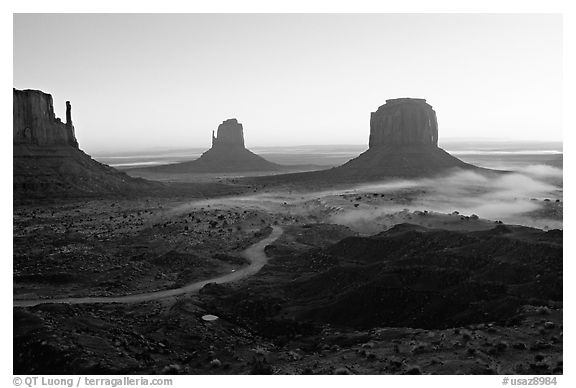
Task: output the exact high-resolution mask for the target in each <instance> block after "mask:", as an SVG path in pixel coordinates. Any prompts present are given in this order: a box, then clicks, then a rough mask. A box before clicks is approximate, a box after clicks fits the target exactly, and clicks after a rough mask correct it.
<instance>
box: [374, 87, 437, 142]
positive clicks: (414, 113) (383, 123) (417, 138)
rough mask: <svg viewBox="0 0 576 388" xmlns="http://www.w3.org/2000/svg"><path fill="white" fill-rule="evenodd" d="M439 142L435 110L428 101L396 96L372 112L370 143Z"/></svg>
mask: <svg viewBox="0 0 576 388" xmlns="http://www.w3.org/2000/svg"><path fill="white" fill-rule="evenodd" d="M390 145H391V146H398V145H401V146H403V145H433V146H437V145H438V122H437V120H436V112H434V110H433V109H432V106H430V105H429V104H427V103H426V100H424V99H420V98H397V99H392V100H386V104H384V105H382V106H381V107H379V108H378V110H377V111H376V112H372V115H371V117H370V140H369V146H370V148H372V147H379V146H390Z"/></svg>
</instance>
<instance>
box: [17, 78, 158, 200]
mask: <svg viewBox="0 0 576 388" xmlns="http://www.w3.org/2000/svg"><path fill="white" fill-rule="evenodd" d="M13 109H14V116H13V178H14V179H13V185H14V186H13V190H14V199H15V200H16V201H28V200H30V199H33V198H34V199H37V198H52V197H69V196H86V195H102V194H122V195H124V194H128V193H140V192H144V190H147V189H150V188H155V187H156V186H157V184H156V183H152V182H147V181H144V180H143V179H134V178H131V177H129V176H128V175H126V174H125V173H122V172H120V171H118V170H116V169H114V168H112V167H110V166H107V165H104V164H101V163H99V162H97V161H95V160H93V159H92V158H91V157H90V156H89V155H87V154H85V153H84V152H83V151H82V150H81V149H80V148H79V146H78V141H77V140H76V136H75V134H74V126H73V125H72V106H71V104H70V102H69V101H67V102H66V122H65V123H63V122H62V121H61V120H60V119H59V118H57V117H56V115H55V114H54V106H53V101H52V96H51V95H50V94H47V93H44V92H42V91H39V90H17V89H13Z"/></svg>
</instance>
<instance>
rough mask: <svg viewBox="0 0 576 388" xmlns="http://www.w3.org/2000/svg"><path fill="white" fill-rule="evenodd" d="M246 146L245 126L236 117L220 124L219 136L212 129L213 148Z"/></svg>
mask: <svg viewBox="0 0 576 388" xmlns="http://www.w3.org/2000/svg"><path fill="white" fill-rule="evenodd" d="M215 147H216V148H219V147H238V148H244V128H242V124H240V123H239V122H238V120H236V119H228V120H225V121H223V122H222V124H220V125H219V126H218V132H217V136H216V137H214V131H212V148H215Z"/></svg>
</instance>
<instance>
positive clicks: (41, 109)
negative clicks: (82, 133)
mask: <svg viewBox="0 0 576 388" xmlns="http://www.w3.org/2000/svg"><path fill="white" fill-rule="evenodd" d="M13 109H14V116H13V118H14V122H13V142H14V144H31V145H39V146H54V145H60V146H72V147H75V148H78V141H77V140H76V136H75V135H74V126H73V125H72V108H71V105H70V102H69V101H67V102H66V123H63V122H62V121H61V120H60V119H59V118H57V117H56V116H55V114H54V106H53V102H52V96H51V95H50V94H47V93H43V92H41V91H39V90H16V89H13Z"/></svg>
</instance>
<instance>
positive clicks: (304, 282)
mask: <svg viewBox="0 0 576 388" xmlns="http://www.w3.org/2000/svg"><path fill="white" fill-rule="evenodd" d="M370 197H371V198H376V195H373V196H372V195H370ZM378 198H379V200H382V197H380V196H378ZM366 201H367V199H364V200H363V201H361V200H357V202H359V203H361V204H362V203H365V202H366ZM317 202H318V203H317ZM241 203H242V202H241ZM546 204H547V206H552V205H553V204H554V203H551V202H546ZM556 205H558V203H556ZM306 206H308V207H310V208H309V209H306V212H297V211H296V210H297V209H295V208H291V207H290V205H289V204H286V203H280V204H279V205H278V208H277V209H276V210H273V211H272V210H268V211H263V210H262V209H261V208H259V207H258V206H251V205H249V204H248V205H247V204H246V203H242V204H241V205H239V204H238V203H234V202H231V203H229V204H228V205H227V206H226V207H223V206H218V205H217V204H216V203H214V202H211V201H209V200H206V201H199V202H197V203H195V204H194V205H193V206H191V205H190V204H189V203H185V202H178V201H175V200H174V199H161V198H150V199H145V198H144V199H140V200H93V201H87V202H86V201H82V202H67V203H66V204H65V205H63V204H59V205H42V206H29V205H26V206H18V207H16V208H15V211H14V298H15V299H18V300H22V299H37V298H55V297H70V296H74V297H83V296H109V295H127V294H135V293H142V292H150V291H154V290H163V289H170V288H177V287H181V286H182V285H184V284H188V283H190V282H195V281H198V280H204V279H209V278H212V277H215V276H217V275H220V274H225V273H230V272H232V271H236V270H238V269H240V268H243V267H245V266H246V265H247V264H248V262H247V260H246V258H245V257H243V256H242V251H243V250H244V249H246V248H247V247H248V246H250V245H251V244H254V243H256V242H257V241H260V240H261V239H263V238H264V237H266V236H267V235H268V234H269V233H270V230H271V228H270V226H275V225H278V226H281V227H282V228H283V230H284V234H283V235H282V236H281V237H280V238H279V239H278V240H276V241H275V242H274V243H273V244H271V245H269V246H268V247H267V248H266V253H267V255H268V257H269V259H270V261H269V262H268V264H267V265H266V266H264V268H263V269H262V270H261V271H260V272H258V273H257V274H256V275H254V276H251V277H248V278H246V279H244V280H241V281H238V282H235V283H229V284H221V285H220V284H208V285H206V286H205V287H204V288H202V289H201V290H200V292H198V293H194V294H189V295H183V296H179V297H171V298H165V299H160V300H156V301H150V302H144V303H134V304H117V303H99V304H78V305H67V304H50V303H45V304H40V305H37V306H34V307H15V308H14V373H16V374H28V373H33V374H52V373H84V374H88V373H90V374H99V373H105V374H114V373H126V374H137V373H170V374H178V373H187V374H268V373H275V374H494V373H500V374H560V373H562V371H563V369H562V349H563V348H562V343H563V326H562V325H563V323H562V322H563V321H562V232H561V231H560V230H556V229H554V230H548V231H543V230H539V229H533V228H528V227H521V226H513V225H505V224H502V223H500V222H494V221H488V220H483V219H479V218H478V217H475V216H464V215H459V214H437V213H432V212H430V213H429V212H422V211H418V212H413V213H407V212H405V211H404V212H400V213H398V214H397V215H396V216H395V217H394V220H393V221H394V222H393V224H395V226H391V227H388V228H383V229H382V230H383V231H381V232H379V233H376V234H371V235H366V234H362V235H360V234H358V233H357V232H356V231H354V230H352V229H349V228H348V227H346V226H343V225H337V224H333V223H328V222H326V221H327V220H329V219H331V218H330V217H329V214H325V212H326V211H327V210H326V209H330V208H331V207H330V205H329V204H326V203H323V202H322V201H319V200H317V199H315V200H313V201H310V202H307V203H306ZM313 206H316V211H314V209H313V208H312V207H313ZM351 206H352V204H351ZM362 206H366V205H365V204H364V205H362ZM298 207H299V208H302V205H299V206H298ZM356 208H357V207H354V208H353V209H356ZM278 209H280V210H278ZM560 214H561V211H560ZM207 314H210V315H215V316H217V317H218V319H216V320H205V319H203V317H204V318H206V317H205V315H207Z"/></svg>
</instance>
